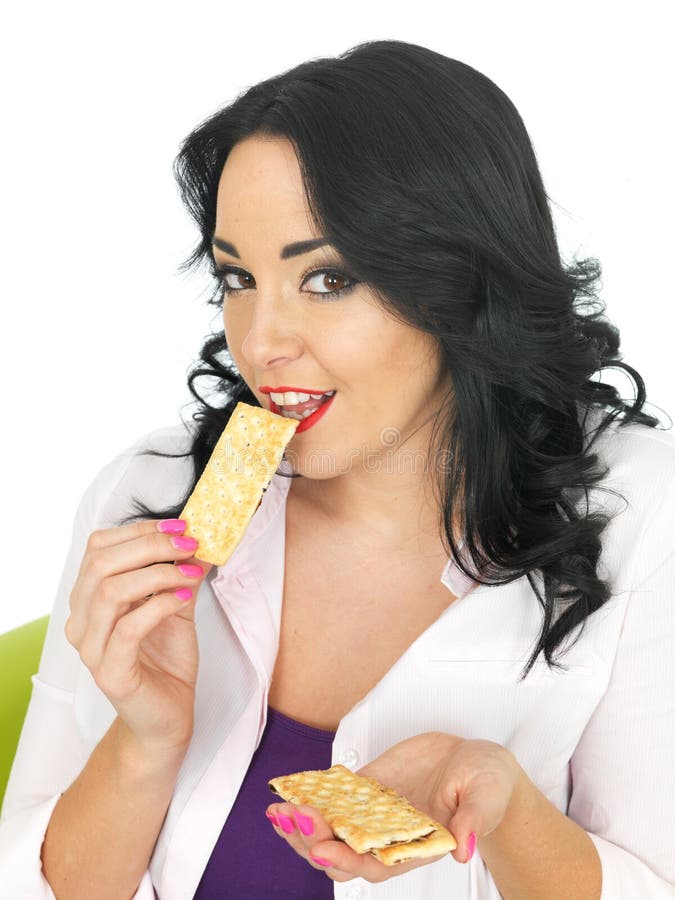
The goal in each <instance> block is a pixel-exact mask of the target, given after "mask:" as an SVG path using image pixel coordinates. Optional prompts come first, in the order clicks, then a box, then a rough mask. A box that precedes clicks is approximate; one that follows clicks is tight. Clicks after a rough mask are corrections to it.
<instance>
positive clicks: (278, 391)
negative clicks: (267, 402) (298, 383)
mask: <svg viewBox="0 0 675 900" xmlns="http://www.w3.org/2000/svg"><path fill="white" fill-rule="evenodd" d="M259 390H260V393H261V394H271V393H272V392H274V393H275V394H285V393H286V391H295V393H296V394H298V393H299V394H327V393H328V391H322V390H321V389H320V388H304V387H302V388H301V387H288V385H285V384H282V385H281V387H269V386H268V385H263V387H261V388H259ZM328 390H332V388H329V389H328Z"/></svg>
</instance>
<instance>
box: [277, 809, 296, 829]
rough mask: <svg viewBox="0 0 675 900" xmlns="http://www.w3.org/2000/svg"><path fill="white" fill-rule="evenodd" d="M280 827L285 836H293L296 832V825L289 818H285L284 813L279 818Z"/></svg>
mask: <svg viewBox="0 0 675 900" xmlns="http://www.w3.org/2000/svg"><path fill="white" fill-rule="evenodd" d="M277 818H278V819H279V825H280V827H281V830H282V831H283V832H284V834H293V832H294V831H295V825H294V824H293V819H291V818H290V817H289V816H285V815H284V814H283V813H279V815H278V817H277Z"/></svg>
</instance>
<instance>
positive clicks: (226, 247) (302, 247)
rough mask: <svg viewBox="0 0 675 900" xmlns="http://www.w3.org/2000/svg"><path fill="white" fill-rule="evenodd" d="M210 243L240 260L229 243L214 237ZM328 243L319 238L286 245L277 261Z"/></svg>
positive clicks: (326, 240) (324, 239)
mask: <svg viewBox="0 0 675 900" xmlns="http://www.w3.org/2000/svg"><path fill="white" fill-rule="evenodd" d="M212 243H213V245H214V247H218V249H219V250H223V251H224V252H225V253H229V254H230V256H236V257H237V259H241V257H240V256H239V254H238V253H237V248H236V247H235V246H234V244H231V243H230V242H229V241H224V240H223V239H222V238H219V237H216V236H215V235H214V236H213V241H212ZM329 243H330V241H329V240H328V239H327V238H323V237H320V238H313V239H312V240H311V241H296V242H295V243H294V244H286V246H285V247H282V248H281V253H280V254H279V259H290V258H291V257H292V256H300V255H301V254H303V253H309V251H310V250H316V249H317V248H318V247H324V246H325V245H326V244H329Z"/></svg>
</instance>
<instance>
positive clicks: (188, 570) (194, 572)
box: [176, 564, 204, 578]
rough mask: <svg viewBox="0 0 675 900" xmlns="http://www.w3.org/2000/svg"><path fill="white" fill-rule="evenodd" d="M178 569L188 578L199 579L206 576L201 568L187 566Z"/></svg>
mask: <svg viewBox="0 0 675 900" xmlns="http://www.w3.org/2000/svg"><path fill="white" fill-rule="evenodd" d="M176 568H177V569H178V571H179V572H180V573H181V575H185V577H186V578H199V577H200V576H202V575H203V574H204V570H203V569H202V567H201V566H190V565H187V564H186V565H183V566H176Z"/></svg>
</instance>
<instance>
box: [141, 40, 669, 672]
mask: <svg viewBox="0 0 675 900" xmlns="http://www.w3.org/2000/svg"><path fill="white" fill-rule="evenodd" d="M253 135H269V136H276V137H283V138H286V139H288V140H289V141H291V142H292V144H293V146H294V149H295V151H296V154H297V157H298V161H299V165H300V169H301V173H302V177H303V183H304V188H305V192H306V197H307V202H308V206H309V210H310V213H311V216H312V219H313V221H314V222H315V223H316V226H317V228H318V229H319V233H320V234H322V235H325V236H327V237H328V239H329V241H330V243H331V244H332V245H333V246H334V247H335V248H336V250H337V251H338V252H339V253H340V254H341V256H342V257H343V259H344V260H345V261H346V263H347V264H348V267H349V270H350V272H351V273H352V275H354V276H355V277H356V278H357V279H358V280H359V281H362V282H364V283H366V284H368V286H369V287H370V288H371V289H372V290H373V291H375V293H376V295H377V296H378V298H379V300H380V302H381V303H382V305H383V307H384V308H385V309H386V310H387V311H388V312H389V313H391V314H393V315H394V316H396V317H398V319H399V320H400V321H402V322H405V323H407V324H409V325H412V326H414V327H415V328H417V329H420V330H421V331H424V332H427V333H428V334H431V335H433V336H434V337H435V338H436V339H437V341H438V345H439V347H440V351H441V354H442V360H443V364H444V366H445V371H446V372H448V373H450V375H451V383H452V397H451V401H452V402H450V397H449V398H448V403H447V404H446V407H445V408H444V410H443V414H442V415H440V416H438V417H437V418H436V421H435V424H434V435H433V438H432V443H433V445H434V446H435V447H436V448H437V452H441V453H442V456H443V458H444V459H447V460H451V461H452V464H451V465H449V466H444V467H442V471H439V473H438V474H439V477H438V479H437V489H438V499H439V501H440V509H441V510H442V522H439V526H440V527H441V530H442V532H444V535H443V537H444V542H445V546H446V549H447V550H448V553H449V554H451V555H452V556H453V557H454V558H455V559H456V560H457V562H458V564H459V565H460V567H461V568H462V570H463V571H464V572H465V573H466V574H467V575H469V576H470V577H471V578H473V579H474V580H476V581H478V582H479V583H481V584H505V583H508V582H511V581H514V580H516V579H518V578H521V577H523V576H524V575H525V576H527V578H528V580H529V582H530V585H531V586H532V589H533V591H534V595H535V596H536V598H537V600H538V602H539V603H540V604H541V607H542V610H543V615H542V628H541V633H540V635H539V637H538V642H537V644H536V646H535V648H534V650H533V652H532V656H531V657H530V659H529V660H528V663H527V665H526V667H525V669H524V671H523V673H522V675H521V677H522V678H524V677H526V675H527V674H528V673H529V671H530V669H531V668H532V666H533V665H534V663H535V661H536V658H537V657H538V655H539V654H540V653H541V652H543V653H544V656H545V658H546V661H547V663H548V665H549V666H551V667H553V666H556V667H562V668H564V666H561V665H560V663H558V662H557V661H556V660H554V659H553V655H552V654H553V651H554V650H555V649H556V648H557V647H559V645H560V644H561V643H562V642H563V640H564V639H565V637H566V636H567V635H568V634H569V633H570V632H571V631H572V630H573V629H575V627H576V626H577V625H579V624H580V623H581V624H582V628H583V622H584V621H585V619H586V618H587V617H588V616H589V615H590V614H591V613H593V612H594V611H595V610H597V609H599V608H600V607H601V606H602V605H603V604H604V603H605V602H606V601H607V600H608V599H609V597H610V595H611V586H610V585H609V584H608V583H607V582H606V581H603V580H602V579H601V578H600V577H599V575H598V572H597V565H598V560H599V556H600V551H601V535H602V532H603V530H604V528H605V527H606V525H607V523H608V521H609V519H608V517H607V516H606V515H604V514H602V513H599V512H590V511H589V506H588V504H587V505H586V509H585V510H584V509H580V508H579V503H578V502H577V501H578V499H579V497H583V496H584V495H585V496H586V499H588V490H589V488H591V487H595V486H597V485H598V483H599V482H600V481H601V480H602V479H603V478H604V476H605V475H606V474H607V472H606V470H605V469H603V468H602V466H601V465H600V463H599V459H598V456H597V454H594V453H592V452H591V450H592V445H593V443H594V441H595V439H597V437H598V436H599V434H600V433H601V432H602V431H603V430H604V429H606V428H607V426H608V425H609V424H610V423H611V422H612V421H613V420H617V422H618V424H619V426H621V425H624V424H626V423H629V422H638V423H642V424H644V425H647V426H650V427H657V426H658V425H659V424H660V423H659V420H658V419H656V418H654V417H653V416H650V415H647V414H646V413H645V412H643V411H642V407H643V405H644V403H645V401H646V395H645V385H644V382H643V380H642V378H641V376H640V375H639V373H638V372H637V371H635V369H633V368H632V367H630V366H628V365H626V364H625V363H623V362H621V355H620V354H619V344H620V338H619V332H618V330H617V329H616V327H615V326H613V325H612V324H611V323H610V322H609V321H608V320H607V319H606V318H605V316H604V311H605V307H604V305H603V304H602V303H601V301H600V300H599V299H598V297H597V292H596V285H597V283H598V281H599V278H600V272H601V270H600V264H599V263H598V261H597V260H596V259H594V258H589V259H584V260H576V259H575V261H574V262H573V263H572V264H569V265H564V264H563V262H562V261H561V257H560V253H559V250H558V246H557V241H556V235H555V229H554V225H553V222H552V219H551V213H550V209H549V204H548V197H547V194H546V192H545V190H544V185H543V183H542V178H541V175H540V172H539V169H538V166H537V160H536V156H535V153H534V149H533V147H532V144H531V141H530V139H529V136H528V133H527V131H526V129H525V126H524V124H523V121H522V119H521V117H520V115H519V113H518V111H517V110H516V108H515V106H514V105H513V103H512V102H511V101H510V100H509V98H508V97H507V96H506V95H505V94H504V93H503V92H502V91H501V90H500V89H499V88H498V87H497V86H496V85H495V84H494V83H493V82H492V81H491V80H490V79H489V78H487V77H486V76H485V75H482V74H481V73H480V72H478V71H476V70H475V69H473V68H472V67H471V66H469V65H466V64H465V63H462V62H459V61H457V60H454V59H449V58H448V57H446V56H443V55H442V54H440V53H437V52H434V51H432V50H429V49H427V48H425V47H421V46H417V45H415V44H409V43H405V42H403V41H394V40H382V41H368V42H365V43H362V44H359V45H356V46H355V47H353V48H351V49H350V50H348V51H347V52H345V53H343V54H341V55H339V56H337V57H334V58H332V57H329V58H321V59H313V60H310V61H308V62H305V63H302V64H301V65H298V66H296V67H294V68H292V69H290V70H288V71H286V72H283V73H282V74H280V75H277V76H275V77H272V78H269V79H267V80H265V81H263V82H261V83H259V84H257V85H255V86H253V87H251V88H249V89H248V90H246V91H244V92H242V93H241V94H240V95H239V96H238V97H237V98H236V99H235V100H234V102H232V103H231V104H230V105H228V106H226V107H225V108H223V109H221V110H219V111H218V112H216V113H215V114H214V115H212V116H210V117H209V118H208V119H207V120H206V121H204V122H203V123H202V124H200V125H199V126H198V127H197V128H196V129H195V130H194V131H192V132H191V133H190V134H189V135H188V136H187V138H186V139H185V140H184V141H183V143H182V145H181V148H180V152H179V153H178V156H177V157H176V160H175V165H174V171H175V176H176V179H177V181H178V185H179V188H180V192H181V196H182V199H183V202H184V203H185V206H186V208H187V210H188V212H189V213H190V215H191V216H192V218H193V219H194V221H195V222H196V224H197V226H198V229H199V234H200V240H199V242H198V244H197V246H196V247H195V249H194V251H193V252H192V253H191V255H190V256H189V257H188V259H187V260H185V262H184V263H183V264H182V266H181V269H182V270H183V271H186V270H188V269H192V268H196V267H198V266H199V265H200V264H202V263H203V262H207V263H210V264H211V265H212V264H213V257H212V239H213V236H214V229H215V219H216V195H217V189H218V182H219V178H220V174H221V172H222V169H223V166H224V164H225V161H226V159H227V157H228V154H229V153H230V151H231V149H232V148H233V147H234V145H235V144H236V143H237V142H238V141H241V140H243V139H244V138H247V137H250V136H253ZM207 302H208V303H209V304H214V305H219V304H220V303H221V302H222V301H221V297H220V292H219V286H218V284H216V285H215V286H214V291H213V294H212V295H211V296H210V298H209V299H208V301H207ZM608 367H614V368H620V369H623V370H624V371H625V372H627V373H628V374H629V375H630V376H631V378H632V379H633V381H634V384H635V386H636V388H637V392H636V393H637V396H636V398H635V401H634V402H632V403H627V402H625V401H624V400H623V399H622V398H621V397H620V396H619V393H618V391H617V389H616V388H615V387H613V386H611V385H609V384H606V383H603V382H602V381H600V380H599V379H598V378H594V377H593V376H594V375H597V374H598V373H599V372H600V371H601V370H602V369H603V368H608ZM204 377H207V378H208V379H209V383H210V384H211V386H212V387H213V385H214V384H215V389H216V390H215V392H213V391H212V392H211V396H210V397H209V398H207V397H205V396H202V395H201V394H200V393H199V391H198V390H197V387H196V382H197V381H198V380H199V379H201V378H204ZM214 379H215V382H214ZM188 385H189V389H190V391H191V393H192V395H193V397H194V398H195V400H196V401H197V404H198V409H197V412H195V413H194V415H193V419H194V420H195V423H196V426H197V427H196V430H195V431H194V437H193V443H192V447H191V450H190V451H189V453H190V455H191V456H192V458H193V465H194V481H193V482H192V485H191V486H190V488H189V489H188V491H187V492H186V494H185V498H186V499H187V496H188V495H189V493H190V492H191V490H192V487H194V484H195V483H196V480H197V479H198V478H199V476H200V475H201V473H202V471H203V469H204V466H205V465H206V462H207V460H208V458H209V456H210V454H211V451H212V449H213V447H214V445H215V442H216V440H217V438H218V437H219V436H220V434H221V432H222V430H223V428H224V427H225V424H226V423H227V421H228V419H229V417H230V415H231V413H232V411H233V409H234V407H235V406H236V404H237V403H238V402H239V401H244V402H246V403H249V404H251V405H259V404H258V400H257V399H256V397H255V396H254V395H253V393H252V392H251V391H250V389H249V388H248V386H247V384H246V383H245V382H244V380H243V379H242V377H241V376H240V374H239V373H238V371H237V369H236V367H235V365H234V363H233V361H232V358H231V357H230V355H229V352H228V348H227V343H226V340H225V335H224V334H223V333H219V334H214V335H211V336H210V337H209V338H208V339H207V340H206V342H205V344H204V347H203V349H202V351H201V356H200V360H199V362H198V363H197V364H196V365H195V367H194V368H193V370H192V371H191V373H190V375H189V378H188ZM592 409H598V410H602V411H603V414H602V415H601V417H600V419H599V426H598V427H597V428H596V429H595V430H594V437H593V439H592V440H588V435H585V425H586V420H587V416H588V414H589V412H590V411H591V410H592ZM158 455H168V454H158ZM575 498H576V500H575ZM181 508H182V504H181V505H178V506H176V507H172V508H170V509H165V510H161V511H157V510H150V509H148V508H147V507H146V506H144V505H143V504H142V503H140V502H139V501H137V502H136V510H137V512H138V514H139V515H140V516H150V517H171V516H176V515H178V513H179V511H180V509H181ZM458 508H459V509H458ZM457 511H459V513H460V517H461V518H460V521H462V523H463V525H464V543H465V546H464V547H463V548H462V549H461V552H460V548H458V546H457V544H456V542H455V537H454V536H453V529H452V523H453V521H456V512H457ZM464 554H467V556H464ZM535 575H536V576H537V578H536V579H535ZM542 586H543V596H542V590H541V587H542Z"/></svg>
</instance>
